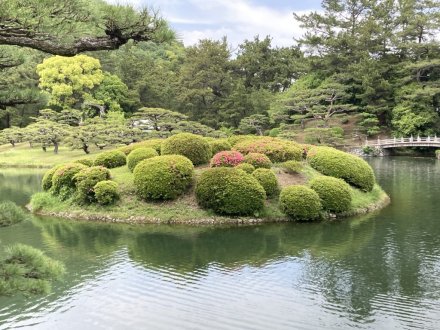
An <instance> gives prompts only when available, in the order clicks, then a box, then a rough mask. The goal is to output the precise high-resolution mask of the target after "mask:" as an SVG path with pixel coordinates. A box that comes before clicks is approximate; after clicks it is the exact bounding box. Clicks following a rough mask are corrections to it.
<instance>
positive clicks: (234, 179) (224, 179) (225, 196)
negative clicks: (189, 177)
mask: <svg viewBox="0 0 440 330" xmlns="http://www.w3.org/2000/svg"><path fill="white" fill-rule="evenodd" d="M196 197H197V202H198V203H199V205H200V206H201V207H203V208H206V209H211V210H213V211H214V212H215V213H218V214H225V215H255V214H257V213H258V212H259V211H260V210H261V209H262V208H263V207H264V200H265V199H266V193H265V191H264V188H263V187H262V186H261V185H260V183H259V182H258V181H257V179H255V178H254V177H253V176H252V175H250V174H247V173H246V172H244V171H242V170H238V169H236V168H229V167H216V168H211V169H209V170H206V171H204V172H203V173H202V175H201V176H200V178H199V180H198V181H197V186H196Z"/></svg>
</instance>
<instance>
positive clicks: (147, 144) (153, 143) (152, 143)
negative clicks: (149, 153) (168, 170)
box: [118, 139, 165, 155]
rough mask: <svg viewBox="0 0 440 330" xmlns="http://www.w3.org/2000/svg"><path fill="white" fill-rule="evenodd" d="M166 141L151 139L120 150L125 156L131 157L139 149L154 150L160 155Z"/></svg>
mask: <svg viewBox="0 0 440 330" xmlns="http://www.w3.org/2000/svg"><path fill="white" fill-rule="evenodd" d="M163 141H165V140H164V139H150V140H145V141H140V142H135V143H132V144H130V145H128V146H124V147H120V148H118V150H119V151H122V152H123V153H124V154H126V155H129V154H130V153H131V152H132V151H133V150H136V149H138V148H153V149H154V150H156V151H157V153H158V154H160V148H161V147H162V142H163Z"/></svg>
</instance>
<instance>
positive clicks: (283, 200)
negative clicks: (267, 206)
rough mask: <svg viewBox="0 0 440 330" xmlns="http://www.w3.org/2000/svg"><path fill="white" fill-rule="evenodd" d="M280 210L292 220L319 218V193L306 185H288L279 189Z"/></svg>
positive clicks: (320, 206) (320, 207)
mask: <svg viewBox="0 0 440 330" xmlns="http://www.w3.org/2000/svg"><path fill="white" fill-rule="evenodd" d="M279 205H280V209H281V211H283V212H284V213H285V214H286V215H288V216H289V217H290V218H292V219H294V220H300V221H309V220H315V219H317V218H319V215H320V212H321V209H322V205H321V201H320V199H319V195H318V194H317V193H316V192H315V191H314V190H312V189H310V188H309V187H306V186H300V185H298V186H289V187H286V188H284V189H283V190H281V193H280V200H279Z"/></svg>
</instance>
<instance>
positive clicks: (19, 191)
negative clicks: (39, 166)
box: [0, 169, 44, 205]
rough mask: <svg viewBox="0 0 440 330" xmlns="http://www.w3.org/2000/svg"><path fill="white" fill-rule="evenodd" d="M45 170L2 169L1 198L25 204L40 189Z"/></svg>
mask: <svg viewBox="0 0 440 330" xmlns="http://www.w3.org/2000/svg"><path fill="white" fill-rule="evenodd" d="M43 174H44V170H31V169H0V200H12V201H14V202H15V203H17V204H20V205H24V204H26V203H27V202H29V200H30V197H31V195H32V194H33V193H35V192H37V191H38V190H39V189H40V184H41V178H42V176H43Z"/></svg>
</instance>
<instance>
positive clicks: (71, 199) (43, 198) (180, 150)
mask: <svg viewBox="0 0 440 330" xmlns="http://www.w3.org/2000/svg"><path fill="white" fill-rule="evenodd" d="M42 190H43V191H42V192H38V193H36V194H34V195H33V196H32V200H31V202H30V205H29V207H30V209H31V210H32V211H33V212H34V213H36V214H43V215H53V216H60V217H65V218H71V219H79V220H91V221H104V222H124V223H188V224H217V223H218V224H224V223H259V222H277V221H291V220H295V221H314V220H323V219H332V218H340V217H346V216H351V215H356V214H361V213H367V212H371V211H373V210H377V209H380V208H382V207H384V206H385V205H387V203H388V202H389V197H388V196H387V194H386V193H385V192H384V191H383V190H382V189H381V188H380V186H379V185H378V184H377V183H376V180H375V175H374V172H373V170H372V168H371V167H370V166H369V165H368V163H367V162H365V161H364V160H363V159H361V158H359V157H357V156H355V155H351V154H348V153H345V152H343V151H340V150H337V149H334V148H331V147H322V146H312V145H303V144H298V143H296V142H293V141H289V140H283V139H279V138H272V137H262V136H247V135H242V136H231V137H229V138H221V139H215V138H206V137H202V136H199V135H194V134H191V133H180V134H176V135H173V136H171V137H169V138H167V139H150V140H146V141H142V142H137V143H133V144H131V145H128V146H124V147H120V148H117V149H114V150H110V151H105V152H102V153H100V154H98V155H97V156H96V157H95V158H94V159H90V158H85V159H79V160H76V161H74V162H71V163H66V164H61V165H57V166H55V167H53V168H52V169H50V170H49V171H47V172H46V174H45V175H44V178H43V182H42Z"/></svg>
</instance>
